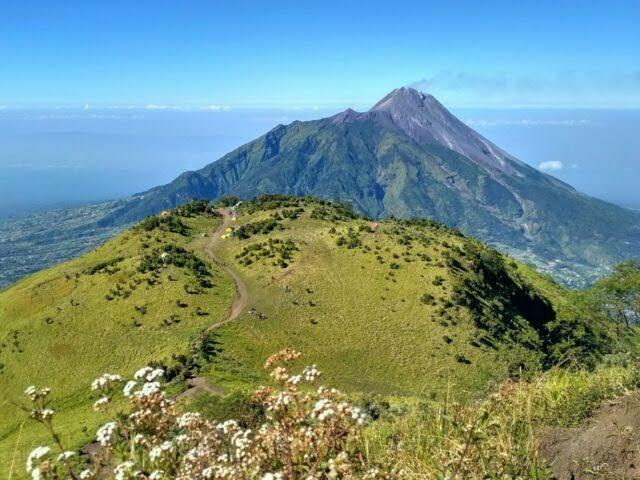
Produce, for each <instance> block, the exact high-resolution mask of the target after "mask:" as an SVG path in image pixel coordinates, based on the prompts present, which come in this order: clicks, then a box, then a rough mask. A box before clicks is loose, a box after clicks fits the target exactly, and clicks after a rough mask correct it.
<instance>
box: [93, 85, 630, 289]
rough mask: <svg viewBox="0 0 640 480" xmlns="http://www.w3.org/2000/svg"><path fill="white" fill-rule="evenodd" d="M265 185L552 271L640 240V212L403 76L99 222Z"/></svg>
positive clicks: (605, 256)
mask: <svg viewBox="0 0 640 480" xmlns="http://www.w3.org/2000/svg"><path fill="white" fill-rule="evenodd" d="M261 193H282V194H292V195H314V196H318V197H321V198H325V199H329V200H340V201H347V202H349V203H352V204H353V206H354V208H356V210H358V211H359V212H361V213H364V214H365V215H368V216H370V217H372V218H385V217H390V216H395V217H400V218H412V217H428V218H433V219H434V220H437V221H439V222H443V223H445V224H447V225H449V226H452V227H455V228H459V229H461V230H463V231H464V232H465V233H468V234H470V235H473V236H477V237H479V238H480V239H482V240H484V241H487V242H489V243H491V244H492V245H495V246H500V247H501V248H502V249H503V250H505V251H508V252H509V253H510V254H512V255H515V256H516V257H518V258H521V259H526V260H527V261H532V262H534V263H536V264H537V265H538V266H541V267H542V269H543V270H544V269H545V268H546V267H549V265H552V264H553V265H552V267H550V268H551V271H553V272H554V273H557V271H560V270H563V269H564V270H566V271H567V272H570V275H569V276H568V277H567V278H569V277H570V278H572V279H574V280H575V279H578V280H576V281H578V282H579V281H580V280H579V277H580V278H584V277H585V276H587V277H588V276H591V277H592V278H593V277H595V276H597V275H601V274H602V273H605V271H606V265H610V264H612V263H614V262H615V261H618V260H622V259H625V258H628V257H632V256H634V255H637V254H636V253H635V252H636V251H637V247H638V246H640V215H639V214H638V213H637V212H632V211H630V210H626V209H624V208H622V207H619V206H616V205H613V204H610V203H607V202H604V201H602V200H597V199H593V198H591V197H589V196H587V195H585V194H582V193H580V192H578V191H576V190H575V189H574V188H573V187H571V186H570V185H568V184H566V183H564V182H562V181H560V180H558V179H556V178H554V177H552V176H551V175H548V174H545V173H543V172H540V171H538V170H536V169H535V168H533V167H531V166H529V165H528V164H526V163H524V162H522V161H521V160H519V159H517V158H516V157H514V156H513V155H510V154H509V153H507V152H506V151H504V150H503V149H501V148H500V147H498V146H497V145H495V144H493V143H492V142H491V141H489V140H488V139H486V138H485V137H483V136H482V135H480V134H479V133H477V132H476V131H475V130H473V129H471V128H470V127H468V126H467V125H465V124H464V123H463V122H462V121H460V120H459V119H458V118H456V117H455V116H454V115H453V114H452V113H451V112H449V111H448V110H447V109H446V108H445V107H444V106H443V105H442V104H441V103H440V102H439V101H438V100H437V99H436V98H435V97H433V96H431V95H427V94H424V93H422V92H418V91H417V90H414V89H411V88H406V87H403V88H399V89H396V90H393V91H392V92H390V93H389V94H388V95H387V96H385V97H384V98H383V99H381V100H380V101H379V102H377V103H376V104H375V105H374V106H373V107H372V108H371V109H370V110H368V111H366V112H356V111H355V110H352V109H347V110H345V111H343V112H340V113H338V114H336V115H333V116H330V117H326V118H322V119H319V120H311V121H305V122H301V121H295V122H292V123H291V124H288V125H278V126H276V127H274V128H273V129H272V130H270V131H269V132H267V133H266V134H265V135H263V136H261V137H259V138H257V139H256V140H254V141H252V142H249V143H247V144H245V145H243V146H241V147H239V148H237V149H236V150H234V151H232V152H230V153H229V154H227V155H225V156H223V157H222V158H221V159H219V160H217V161H215V162H213V163H211V164H209V165H207V166H205V167H203V168H202V169H200V170H197V171H192V172H185V173H183V174H182V175H180V176H179V177H177V178H176V179H175V180H174V181H173V182H171V183H169V184H167V185H164V186H160V187H156V188H154V189H151V190H149V191H147V192H143V193H140V194H136V195H134V196H132V197H130V198H129V199H127V200H125V201H123V202H122V203H121V205H120V206H119V207H118V208H116V209H115V210H114V211H113V214H112V215H110V216H109V217H108V218H106V219H104V220H103V221H102V223H103V224H105V225H106V224H109V223H110V222H111V223H128V222H132V221H136V220H139V219H141V218H143V217H144V216H146V215H150V214H153V213H157V212H158V211H160V210H163V209H169V208H173V207H175V206H177V205H179V204H181V203H184V202H185V201H187V200H189V199H191V198H193V197H197V198H205V197H206V198H217V197H219V196H221V195H226V194H230V195H236V196H238V197H241V198H251V197H253V196H255V195H257V194H261ZM557 265H560V266H557ZM564 280H565V283H571V281H573V280H570V281H568V282H567V281H566V278H565V279H564Z"/></svg>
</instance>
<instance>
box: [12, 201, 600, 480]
mask: <svg viewBox="0 0 640 480" xmlns="http://www.w3.org/2000/svg"><path fill="white" fill-rule="evenodd" d="M227 203H233V202H231V201H230V202H227ZM201 207H202V208H201ZM211 213H212V212H211V208H210V207H209V206H208V204H207V205H206V206H205V204H204V203H198V202H192V203H190V204H187V205H186V206H184V207H180V209H179V211H176V212H174V213H173V214H172V215H170V216H168V217H167V216H160V217H151V218H149V219H147V220H145V221H144V222H142V223H141V224H139V225H138V226H136V227H134V228H133V229H130V230H129V231H127V232H126V233H124V234H123V235H121V236H119V237H117V238H115V239H114V240H112V241H110V242H108V243H107V244H105V245H104V246H102V247H100V248H98V249H96V250H94V251H92V252H90V253H89V254H87V255H85V256H83V257H81V258H79V259H77V260H74V261H72V262H68V263H66V264H62V265H59V266H57V267H55V268H52V269H49V270H47V271H44V272H40V273H38V274H36V275H33V276H31V277H28V278H26V279H24V280H23V281H21V282H19V283H18V284H16V285H14V286H13V287H11V288H10V289H8V290H6V291H4V292H1V293H0V341H1V342H2V343H0V391H1V392H2V398H0V405H2V406H3V408H2V409H0V472H2V473H5V471H8V466H9V465H10V464H11V459H12V457H13V453H14V449H15V448H16V445H17V457H16V458H18V459H22V458H24V453H25V452H26V451H27V450H28V449H30V448H31V447H32V446H33V445H35V444H37V443H39V442H40V440H41V438H42V431H41V430H39V429H38V428H37V426H35V425H33V424H32V423H29V422H28V423H25V424H24V428H23V429H22V430H21V428H22V427H21V425H22V424H23V418H24V414H23V413H22V412H21V411H20V410H19V409H18V408H16V407H15V406H13V402H15V401H18V400H19V399H20V397H21V392H22V391H23V390H24V389H25V388H26V387H27V386H28V385H30V384H36V385H41V386H42V385H48V386H51V387H53V388H54V391H55V394H56V395H55V396H56V402H55V403H54V405H53V407H54V408H55V409H56V410H58V411H59V414H58V415H57V418H56V422H57V425H58V430H59V431H60V432H61V433H62V434H63V439H64V440H65V443H66V444H67V445H76V446H78V445H82V444H84V443H86V442H87V441H88V440H89V439H90V438H91V436H92V434H93V432H94V424H95V421H96V417H95V416H94V415H93V413H91V409H90V401H88V400H86V398H87V394H88V393H90V392H89V388H88V385H89V384H90V382H91V380H92V379H93V378H95V377H96V376H97V375H99V374H101V373H103V372H105V371H109V372H113V373H120V374H129V373H131V371H133V370H135V369H137V368H138V367H140V366H142V365H144V364H147V363H148V362H151V361H157V360H168V359H170V357H171V356H172V355H174V354H180V353H185V352H186V351H187V349H188V345H189V342H190V339H191V338H192V337H193V335H194V334H195V333H196V332H198V331H201V330H202V329H203V328H205V327H206V326H208V325H211V324H214V323H216V322H218V321H221V320H224V319H226V318H227V315H228V312H229V307H230V305H231V302H232V300H233V298H234V295H235V291H234V285H233V283H232V282H231V280H230V279H229V278H228V277H227V276H226V274H224V273H223V272H222V270H220V269H219V268H218V267H217V266H216V265H215V264H213V263H212V262H210V261H209V259H208V258H207V255H206V253H205V251H206V249H207V247H210V246H211V240H212V238H211V236H210V235H211V234H212V232H213V231H215V229H216V228H217V227H218V225H219V222H220V220H219V219H218V218H217V217H216V216H215V215H212V214H211ZM239 213H240V218H239V219H238V220H237V222H235V225H234V226H236V227H238V228H237V230H236V232H235V233H234V235H233V236H231V237H229V238H224V239H218V240H216V244H215V254H216V256H217V257H218V258H219V259H220V260H222V261H224V263H225V264H226V265H227V266H228V267H230V268H231V269H232V270H233V271H234V272H236V273H237V274H238V275H239V276H240V278H241V279H242V281H243V282H244V283H245V284H246V286H247V289H248V292H249V306H248V308H247V309H246V310H245V311H244V312H243V314H242V315H241V316H240V317H239V318H238V319H237V320H234V321H233V322H230V323H227V324H225V325H224V326H221V327H220V328H217V329H216V330H215V332H213V335H214V337H215V341H216V342H219V343H217V344H216V348H219V349H220V350H221V352H220V353H219V354H218V356H217V357H216V358H214V359H213V361H212V362H211V363H209V364H208V365H206V366H205V368H204V371H203V374H204V375H205V376H207V377H208V379H209V380H210V382H211V383H212V384H213V385H215V386H216V391H217V390H218V389H222V391H224V392H225V393H230V394H231V395H229V396H228V397H227V398H226V399H222V400H219V401H220V402H223V403H225V402H226V403H233V402H235V401H236V400H238V401H242V398H243V397H242V394H241V393H240V394H239V395H238V392H241V391H243V390H246V389H248V388H254V387H256V386H257V385H259V384H262V383H265V381H266V378H265V376H264V375H265V374H264V370H263V369H262V362H263V361H264V359H265V358H267V357H268V356H269V355H271V354H272V353H274V352H276V351H278V350H280V349H281V348H283V347H293V348H295V349H297V350H299V351H301V352H303V354H304V358H305V362H309V363H317V364H318V365H319V366H320V368H321V369H322V370H323V372H324V382H325V383H326V384H328V385H333V386H336V387H339V388H340V389H342V390H344V391H347V392H350V393H353V394H355V395H361V394H364V395H370V394H381V395H385V396H394V397H402V400H401V403H407V402H408V403H413V404H418V403H422V402H432V403H433V402H440V403H439V404H442V402H445V403H447V402H448V401H449V400H450V399H451V392H455V398H456V399H457V400H458V401H462V402H465V403H470V404H472V400H474V399H479V398H482V397H483V395H484V394H485V393H486V392H487V391H490V390H493V389H494V388H495V387H496V386H497V385H499V384H501V383H502V382H504V381H505V380H506V379H508V378H509V377H511V376H512V375H513V374H514V373H518V374H519V373H524V374H525V376H526V375H529V376H533V375H535V374H536V373H537V372H538V371H539V369H541V368H542V367H543V366H544V365H545V362H546V361H547V360H548V359H549V358H550V352H553V353H554V354H556V353H557V351H556V350H552V347H556V346H557V345H558V344H559V343H560V344H561V345H562V349H563V351H565V350H566V348H565V343H566V345H567V346H571V339H572V336H571V332H569V333H567V331H566V330H560V331H561V332H562V335H563V338H562V339H561V340H562V342H564V343H562V342H559V341H558V338H555V337H554V336H553V335H552V333H553V332H554V330H553V329H552V328H551V327H552V326H554V325H557V324H558V322H562V321H563V320H562V319H563V318H565V317H566V315H567V314H566V313H565V312H564V311H565V310H567V308H566V307H567V306H570V305H571V296H570V295H569V293H568V292H567V291H566V290H564V289H563V288H561V287H559V286H558V285H557V284H555V283H554V282H552V281H549V280H548V279H546V278H544V277H541V276H540V275H538V274H536V273H535V272H533V271H531V270H530V269H528V268H527V267H525V266H522V265H520V264H518V263H517V262H513V261H511V260H509V259H507V258H505V257H502V256H500V255H499V254H497V253H496V252H495V251H494V250H492V249H490V248H488V247H486V246H484V245H482V244H481V243H479V242H477V241H475V240H472V239H469V238H466V237H464V236H463V235H461V234H460V233H459V232H457V231H454V230H450V229H447V228H446V227H443V226H441V225H438V224H435V223H433V222H430V221H399V220H394V219H390V220H388V221H385V222H381V223H380V224H372V223H371V222H370V221H369V220H367V219H365V218H363V217H360V216H357V215H355V214H354V213H353V212H352V211H351V210H350V209H348V208H346V207H344V206H342V205H336V204H328V203H326V202H322V201H319V200H313V199H308V198H305V199H299V198H294V197H281V196H267V197H263V198H261V199H257V200H254V201H251V202H247V203H245V204H243V205H242V206H241V207H240V209H239ZM571 325H573V324H571ZM581 327H584V325H581ZM583 330H584V329H583ZM584 345H588V344H586V343H584ZM560 353H562V352H560ZM210 403H212V402H210ZM213 403H215V402H213ZM396 427H397V428H400V427H401V425H400V426H396ZM396 427H394V428H396ZM19 467H20V468H18V470H19V471H20V473H21V470H22V468H21V466H20V465H19ZM3 469H4V470H3ZM16 478H17V477H16Z"/></svg>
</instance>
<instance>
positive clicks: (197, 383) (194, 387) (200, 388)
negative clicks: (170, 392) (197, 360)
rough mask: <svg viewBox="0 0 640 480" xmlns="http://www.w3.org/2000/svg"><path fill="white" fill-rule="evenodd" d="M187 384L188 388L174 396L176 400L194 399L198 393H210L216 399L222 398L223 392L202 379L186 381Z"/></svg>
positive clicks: (196, 378) (195, 378)
mask: <svg viewBox="0 0 640 480" xmlns="http://www.w3.org/2000/svg"><path fill="white" fill-rule="evenodd" d="M187 384H188V385H189V388H187V389H186V390H185V391H184V392H180V393H179V394H178V395H176V400H180V399H182V398H194V397H195V396H196V395H197V394H198V393H200V392H208V393H212V394H213V395H216V396H218V397H223V396H224V392H223V391H222V389H221V388H219V387H216V386H215V385H211V384H210V383H209V381H208V380H207V379H206V378H204V377H194V378H190V379H189V380H187Z"/></svg>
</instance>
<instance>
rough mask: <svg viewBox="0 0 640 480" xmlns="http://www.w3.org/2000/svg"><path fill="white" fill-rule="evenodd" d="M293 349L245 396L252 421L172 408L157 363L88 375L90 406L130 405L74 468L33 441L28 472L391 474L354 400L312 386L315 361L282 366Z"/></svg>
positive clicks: (271, 479) (271, 363)
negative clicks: (253, 406) (376, 454)
mask: <svg viewBox="0 0 640 480" xmlns="http://www.w3.org/2000/svg"><path fill="white" fill-rule="evenodd" d="M299 357H300V354H299V353H298V352H296V351H294V350H290V349H287V350H283V351H281V352H279V353H277V354H275V355H273V356H271V357H270V358H269V359H268V360H267V362H266V363H265V368H266V369H268V370H270V372H271V377H272V378H273V380H274V381H275V384H274V385H273V386H269V387H261V388H259V389H258V390H257V391H256V392H255V393H254V396H253V400H254V401H255V402H256V403H257V404H258V405H260V406H261V408H262V409H263V410H264V411H265V412H266V420H265V421H264V423H263V424H262V425H261V426H259V427H258V428H255V429H248V428H244V427H243V426H242V425H241V424H240V423H238V422H236V421H234V420H225V421H215V420H211V419H207V418H205V417H203V416H202V415H201V414H199V413H196V412H186V413H182V414H178V413H177V409H176V406H175V404H174V401H173V400H172V399H171V398H169V397H167V395H166V394H165V391H164V388H163V385H162V383H161V382H162V379H163V378H164V372H163V371H162V370H160V369H151V368H149V367H145V368H143V369H140V370H138V371H137V372H136V373H135V374H134V376H133V380H130V381H128V382H125V381H124V380H123V379H122V378H120V377H119V376H117V375H103V376H101V377H100V378H98V379H96V381H95V382H94V383H93V387H94V390H96V391H98V392H99V393H100V394H101V395H102V396H101V397H100V399H99V400H98V401H97V402H96V405H95V407H96V408H97V409H100V410H102V411H105V412H107V411H108V409H107V408H105V407H106V406H107V405H109V404H110V402H111V399H112V397H113V395H115V391H116V390H117V391H119V392H120V393H121V394H122V396H123V397H124V398H126V399H128V402H129V406H130V408H129V410H128V411H127V412H122V411H119V412H113V414H112V418H111V421H109V422H107V423H105V424H104V425H102V426H100V428H99V429H98V431H97V433H96V441H97V442H98V443H99V445H100V446H101V449H100V450H101V451H100V453H99V454H98V455H93V456H91V457H90V458H87V459H86V461H84V463H85V465H84V466H83V467H82V468H83V469H80V468H79V470H81V471H79V472H75V471H73V470H72V467H71V463H69V457H70V452H67V454H69V456H67V454H64V455H61V456H59V457H57V458H54V457H53V456H52V455H51V454H50V453H51V450H50V449H49V447H39V448H37V449H36V450H34V451H33V452H32V454H31V455H30V457H29V460H28V463H27V470H28V471H29V473H30V475H32V477H33V478H38V479H40V478H43V479H44V478H60V477H61V475H59V473H60V472H61V471H62V470H60V469H61V468H62V467H63V466H66V468H68V469H69V475H68V476H69V477H70V478H74V479H92V478H98V477H99V478H104V477H105V469H107V470H108V471H109V472H110V473H109V474H108V475H106V476H107V477H108V478H114V479H116V480H130V479H147V480H165V479H167V480H168V479H177V480H206V479H220V480H249V479H261V480H294V479H305V480H316V479H356V478H358V479H360V478H364V479H374V478H395V477H394V476H393V475H392V474H391V473H390V472H389V471H385V469H383V468H381V467H380V466H377V468H376V466H374V465H370V464H369V462H368V461H367V459H366V455H365V453H364V451H365V449H364V445H363V429H364V428H365V426H366V421H367V418H366V415H365V414H364V413H363V412H362V411H361V410H360V409H359V408H357V407H354V406H352V405H351V404H350V403H349V402H347V401H346V400H345V398H344V396H343V395H342V394H341V393H340V392H338V391H337V390H335V389H328V388H324V387H319V388H315V387H313V386H312V385H311V384H313V383H314V382H315V381H316V380H317V379H318V377H319V376H320V371H319V370H318V368H317V367H316V366H315V365H313V366H310V367H306V368H305V369H304V370H303V371H302V372H301V373H299V374H295V375H293V374H290V373H289V370H288V368H289V364H290V363H292V362H294V361H296V360H298V359H299ZM116 387H117V388H116ZM26 393H27V395H29V397H30V398H33V397H34V396H35V397H38V395H40V393H39V391H37V390H35V389H34V390H28V392H26ZM47 393H48V392H47ZM45 396H46V395H45ZM116 403H117V402H116ZM60 448H61V447H60ZM65 462H66V463H65ZM78 463H79V464H81V463H82V462H78ZM56 469H57V470H56ZM33 472H36V474H34V473H33ZM51 472H53V473H55V474H57V475H59V476H58V477H54V476H52V475H53V473H51Z"/></svg>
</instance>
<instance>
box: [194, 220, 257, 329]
mask: <svg viewBox="0 0 640 480" xmlns="http://www.w3.org/2000/svg"><path fill="white" fill-rule="evenodd" d="M219 212H220V213H221V214H222V223H221V224H220V226H219V227H218V228H217V230H216V231H215V233H214V234H213V238H212V239H211V241H210V242H209V243H208V244H207V245H206V246H205V247H204V251H205V252H206V253H207V255H208V256H209V258H210V259H211V261H212V262H214V263H215V264H216V265H218V266H219V267H220V268H221V269H222V270H224V272H225V273H226V274H227V275H229V276H230V277H231V278H232V279H233V281H234V283H235V284H236V299H235V300H234V301H233V304H232V305H231V311H230V312H229V316H228V317H227V318H226V319H225V320H223V321H221V322H218V323H214V324H213V325H211V326H209V328H207V330H213V329H215V328H218V327H220V326H222V325H224V324H226V323H229V322H231V321H232V320H235V319H236V318H238V317H239V316H240V314H241V313H242V311H243V310H244V309H245V308H246V306H247V305H248V303H249V292H248V290H247V286H246V285H245V284H244V282H243V281H242V279H241V278H240V277H239V276H238V274H237V273H236V272H234V271H233V270H232V269H230V268H229V267H228V266H226V265H225V264H224V262H222V261H221V260H220V259H218V258H217V257H216V255H215V253H214V249H215V247H216V245H217V244H218V243H219V242H220V237H221V236H222V235H224V233H225V231H226V229H227V227H230V226H231V224H232V220H231V217H230V216H229V210H228V209H226V208H224V209H221V210H219Z"/></svg>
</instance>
